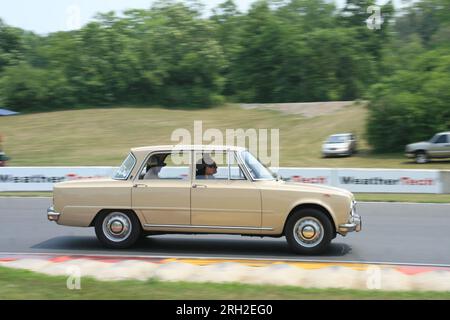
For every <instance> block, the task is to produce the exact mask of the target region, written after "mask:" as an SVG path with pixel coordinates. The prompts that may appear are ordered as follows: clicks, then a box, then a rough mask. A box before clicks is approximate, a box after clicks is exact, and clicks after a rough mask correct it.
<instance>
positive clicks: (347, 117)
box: [0, 104, 450, 169]
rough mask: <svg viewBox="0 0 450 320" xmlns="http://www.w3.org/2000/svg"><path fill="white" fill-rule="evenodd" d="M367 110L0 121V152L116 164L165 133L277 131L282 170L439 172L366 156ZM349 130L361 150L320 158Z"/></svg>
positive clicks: (84, 113) (141, 112)
mask: <svg viewBox="0 0 450 320" xmlns="http://www.w3.org/2000/svg"><path fill="white" fill-rule="evenodd" d="M366 116H367V110H366V109H365V107H364V106H363V105H361V104H360V105H358V104H351V105H349V106H346V107H343V108H340V109H337V110H334V111H333V112H331V113H329V112H326V113H323V114H319V115H315V116H314V117H304V116H302V115H301V114H298V113H290V114H289V113H286V112H279V111H276V110H273V109H269V108H266V109H264V108H263V109H261V108H250V109H248V108H247V109H245V108H241V107H240V106H238V105H225V106H222V107H218V108H212V109H198V110H170V109H162V108H110V109H83V110H72V111H59V112H48V113H36V114H24V115H19V116H14V117H3V118H0V134H2V135H3V137H4V141H3V148H4V151H5V152H6V153H7V154H8V155H9V156H11V157H12V161H11V162H10V164H9V165H10V166H42V165H56V166H63V165H77V166H78V165H89V166H91V165H92V166H94V165H118V164H120V162H121V161H122V160H123V158H124V156H125V155H126V154H127V152H128V150H129V149H130V148H131V147H136V146H146V145H159V144H171V143H173V142H171V140H170V137H171V134H172V132H173V130H175V129H177V128H186V129H188V130H190V131H191V132H192V130H193V126H194V121H195V120H202V121H203V130H206V129H208V128H217V129H220V130H222V132H225V129H237V128H242V129H248V128H255V129H264V128H266V129H272V128H274V129H279V130H280V162H281V165H282V166H301V167H383V168H414V169H424V168H430V169H431V168H446V169H450V161H439V162H437V161H436V162H433V163H430V164H426V165H416V164H414V163H413V162H411V161H410V160H408V159H406V158H405V157H404V156H403V155H402V154H394V155H392V154H389V155H373V154H371V153H370V151H369V149H368V146H367V143H366V141H365V140H364V130H365V129H364V127H365V119H366ZM339 132H354V133H356V134H357V136H358V137H359V139H360V141H359V142H360V143H359V146H360V149H361V152H360V153H358V154H357V155H356V156H354V157H351V158H329V159H322V158H321V153H320V150H321V144H322V141H323V140H324V139H325V138H326V137H327V136H328V135H330V134H333V133H339Z"/></svg>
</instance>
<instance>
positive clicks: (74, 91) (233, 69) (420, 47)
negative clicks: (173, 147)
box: [0, 0, 450, 151]
mask: <svg viewBox="0 0 450 320" xmlns="http://www.w3.org/2000/svg"><path fill="white" fill-rule="evenodd" d="M374 2H375V1H371V0H347V2H346V4H345V6H344V7H343V8H341V9H338V8H336V7H335V5H334V4H331V3H329V1H326V0H258V1H256V2H254V3H253V4H252V6H251V7H250V9H249V10H248V12H246V13H242V12H239V10H238V8H237V6H236V4H235V3H234V2H233V0H226V1H225V2H223V3H222V4H220V5H219V6H218V7H216V8H215V9H214V10H213V11H212V13H211V14H210V15H207V16H205V15H204V13H203V11H202V9H201V7H200V6H199V5H198V3H196V2H189V3H182V2H176V1H171V0H163V1H159V2H156V3H155V4H154V5H153V6H152V7H150V8H149V9H146V10H128V11H126V12H124V13H123V14H122V15H120V16H117V15H116V14H114V13H112V12H110V13H103V14H98V15H97V17H96V18H95V19H94V20H93V21H92V22H90V23H88V24H87V25H85V26H84V27H82V28H81V29H80V30H76V31H68V32H55V33H51V34H48V35H37V34H35V33H32V32H29V31H25V30H21V29H19V28H15V27H12V26H8V25H6V24H5V23H3V22H2V21H1V20H0V102H1V103H2V104H3V105H5V106H7V107H10V108H13V109H15V110H18V111H20V110H44V109H46V110H49V109H50V110H54V109H61V108H64V109H67V108H71V107H75V106H102V105H117V104H144V105H163V106H167V107H191V106H194V107H210V106H214V105H218V104H221V103H223V102H224V101H239V102H261V103H262V102H265V103H268V102H301V101H305V102H307V101H331V100H355V99H366V100H369V101H370V105H369V110H370V116H369V121H368V130H367V133H368V138H369V141H370V142H371V143H372V144H373V145H374V147H375V149H376V150H383V151H395V150H398V146H399V144H403V143H404V142H408V141H409V140H410V139H412V140H414V139H419V138H423V137H425V135H428V134H430V132H431V131H433V130H438V129H441V128H442V129H444V128H446V127H448V125H449V124H450V120H449V119H450V108H449V105H448V102H447V101H448V99H446V98H447V96H448V94H449V92H450V90H449V89H450V88H449V85H450V81H449V80H450V79H449V74H450V72H449V70H450V69H449V68H450V50H449V43H450V38H449V34H450V23H449V20H450V19H449V15H450V10H449V9H450V8H449V1H448V0H422V1H418V2H412V3H411V5H410V6H408V7H407V8H406V9H404V10H403V11H402V12H399V11H396V10H395V8H394V6H393V4H392V3H391V2H388V3H387V4H385V5H384V6H382V7H381V8H380V9H381V10H380V12H381V18H382V21H383V24H382V25H381V28H379V29H377V28H375V29H373V28H372V29H370V28H368V26H367V19H368V18H369V17H370V15H371V14H370V13H368V11H367V8H368V7H369V6H371V5H374V4H375V3H374ZM412 129H414V130H412ZM407 140H408V141H407Z"/></svg>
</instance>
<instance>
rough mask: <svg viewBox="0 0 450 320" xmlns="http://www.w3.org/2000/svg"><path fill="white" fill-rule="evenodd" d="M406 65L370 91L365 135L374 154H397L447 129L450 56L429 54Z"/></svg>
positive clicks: (449, 117)
mask: <svg viewBox="0 0 450 320" xmlns="http://www.w3.org/2000/svg"><path fill="white" fill-rule="evenodd" d="M409 64H410V65H409V66H406V69H407V70H403V69H399V70H397V71H395V72H394V73H393V74H392V75H391V76H389V77H386V78H384V79H383V80H382V81H381V83H380V84H377V85H375V86H373V88H372V93H371V103H370V116H369V121H368V127H367V131H368V139H369V142H370V143H371V144H372V145H373V146H374V148H375V150H376V151H380V152H386V151H400V150H402V149H403V148H404V145H405V144H407V143H411V142H414V141H419V140H424V139H427V140H428V139H429V138H431V136H432V135H433V134H434V133H436V132H438V131H445V130H448V128H450V105H449V101H450V52H449V51H447V50H435V51H429V52H426V53H423V54H421V55H419V56H417V57H416V58H415V59H414V60H412V61H410V63H409Z"/></svg>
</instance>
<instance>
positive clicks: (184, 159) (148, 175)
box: [139, 151, 191, 180]
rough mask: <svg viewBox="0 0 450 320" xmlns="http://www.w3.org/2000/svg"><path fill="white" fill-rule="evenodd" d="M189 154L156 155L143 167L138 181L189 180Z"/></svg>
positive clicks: (186, 152) (185, 152)
mask: <svg viewBox="0 0 450 320" xmlns="http://www.w3.org/2000/svg"><path fill="white" fill-rule="evenodd" d="M190 155H191V154H190V152H189V151H180V152H178V151H177V152H173V153H158V154H154V155H152V156H151V157H150V158H149V159H148V160H147V163H146V165H145V166H144V168H143V170H142V172H141V174H140V176H139V179H140V180H189V169H190Z"/></svg>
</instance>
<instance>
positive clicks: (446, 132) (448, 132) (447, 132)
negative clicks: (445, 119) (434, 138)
mask: <svg viewBox="0 0 450 320" xmlns="http://www.w3.org/2000/svg"><path fill="white" fill-rule="evenodd" d="M436 134H450V131H445V132H438V133H436Z"/></svg>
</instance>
